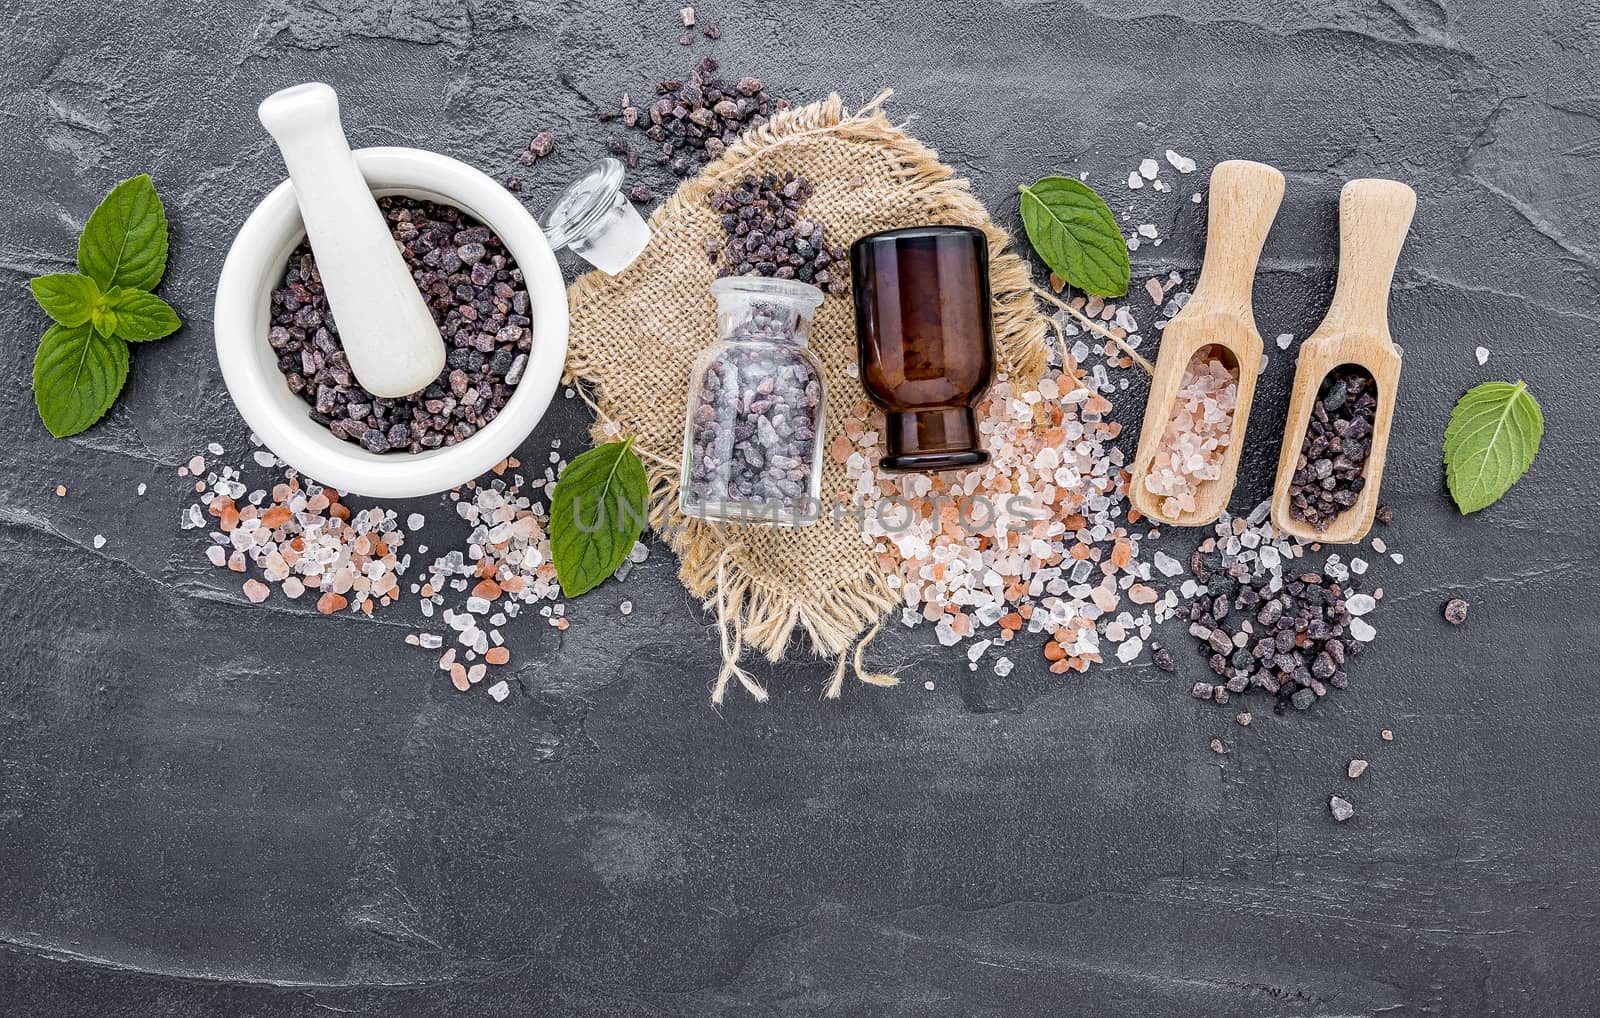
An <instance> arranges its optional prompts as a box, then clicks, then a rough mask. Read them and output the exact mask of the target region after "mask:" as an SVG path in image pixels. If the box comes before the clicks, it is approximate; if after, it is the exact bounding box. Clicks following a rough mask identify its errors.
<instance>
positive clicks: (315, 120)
mask: <svg viewBox="0 0 1600 1018" xmlns="http://www.w3.org/2000/svg"><path fill="white" fill-rule="evenodd" d="M258 115H259V116H260V118H261V125H262V126H263V127H265V128H266V129H267V131H268V133H270V134H271V135H272V137H273V140H274V141H276V142H277V143H278V151H279V152H281V153H283V162H284V165H285V166H287V167H288V169H289V179H290V180H291V181H292V182H293V184H294V193H295V199H296V201H298V202H299V205H300V217H301V219H303V220H304V221H305V227H306V237H307V239H309V240H310V241H311V249H312V251H313V252H314V253H315V254H316V256H317V269H318V271H319V272H320V273H321V274H322V285H323V288H324V290H325V291H326V292H327V297H328V307H329V309H330V310H331V311H332V312H333V318H334V321H336V322H337V323H338V325H339V340H340V342H341V343H343V345H344V351H345V355H346V356H347V357H349V359H350V369H351V370H352V371H353V372H355V376H356V380H357V381H358V382H360V383H361V387H362V388H364V389H366V390H367V391H368V392H370V393H372V394H373V395H374V396H382V397H387V398H395V397H400V396H409V395H411V394H412V393H414V392H417V391H419V390H421V389H424V388H426V387H427V386H428V384H429V383H431V382H432V381H433V380H434V379H436V378H438V377H439V372H441V371H443V370H444V360H445V349H444V339H443V338H442V337H440V335H439V327H438V325H437V324H435V323H434V320H433V315H432V314H430V313H429V311H428V306H427V304H426V303H425V302H424V300H423V297H422V294H421V292H420V291H418V290H417V287H416V284H415V283H414V282H413V281H412V278H411V270H410V269H408V268H407V267H406V263H405V259H404V258H403V257H401V254H400V251H399V249H398V248H397V247H395V243H394V236H393V235H392V234H391V233H390V232H389V225H388V223H386V222H385V221H384V218H383V213H382V212H381V211H380V210H379V209H378V203H377V202H376V201H375V200H374V199H373V197H372V191H371V190H370V189H369V188H368V187H367V182H366V179H365V178H364V177H362V175H361V170H360V169H359V168H358V167H357V166H356V160H355V156H354V155H353V154H352V153H351V152H350V143H349V142H348V141H346V140H345V136H344V127H343V125H341V124H340V122H339V97H338V95H337V94H335V92H334V91H333V89H332V88H330V87H329V86H327V85H325V84H323V83H322V82H320V81H312V82H307V83H306V84H303V85H295V86H293V87H292V88H286V89H284V90H283V91H281V92H274V93H273V94H272V95H269V96H267V98H265V99H263V100H262V102H261V107H260V109H259V110H258Z"/></svg>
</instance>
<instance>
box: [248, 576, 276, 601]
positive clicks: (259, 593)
mask: <svg viewBox="0 0 1600 1018" xmlns="http://www.w3.org/2000/svg"><path fill="white" fill-rule="evenodd" d="M271 593H272V588H271V587H269V586H267V585H266V584H265V583H262V582H261V581H260V580H245V581H244V596H245V597H248V598H249V599H250V601H251V603H253V604H260V603H261V602H262V601H265V600H266V599H267V596H268V595H269V594H271Z"/></svg>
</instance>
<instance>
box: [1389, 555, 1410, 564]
mask: <svg viewBox="0 0 1600 1018" xmlns="http://www.w3.org/2000/svg"><path fill="white" fill-rule="evenodd" d="M1389 560H1390V561H1392V562H1393V563H1394V564H1395V565H1397V566H1403V565H1405V564H1406V557H1405V556H1404V555H1402V554H1400V553H1399V552H1395V553H1394V554H1393V555H1390V556H1389Z"/></svg>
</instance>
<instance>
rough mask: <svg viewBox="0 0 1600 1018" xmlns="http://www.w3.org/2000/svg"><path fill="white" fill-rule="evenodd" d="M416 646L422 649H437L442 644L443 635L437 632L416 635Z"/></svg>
mask: <svg viewBox="0 0 1600 1018" xmlns="http://www.w3.org/2000/svg"><path fill="white" fill-rule="evenodd" d="M417 646H419V647H421V648H423V649H424V650H438V649H439V648H440V647H443V646H444V637H442V636H440V635H439V634H438V633H423V634H422V635H421V636H419V637H417Z"/></svg>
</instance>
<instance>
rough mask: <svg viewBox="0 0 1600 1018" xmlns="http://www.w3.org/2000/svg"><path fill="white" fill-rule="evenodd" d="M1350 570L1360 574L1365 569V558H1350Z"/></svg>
mask: <svg viewBox="0 0 1600 1018" xmlns="http://www.w3.org/2000/svg"><path fill="white" fill-rule="evenodd" d="M1350 571H1351V572H1352V573H1355V574H1356V575H1357V576H1360V575H1361V574H1362V573H1364V572H1366V571H1367V560H1366V559H1364V558H1353V559H1351V560H1350Z"/></svg>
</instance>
